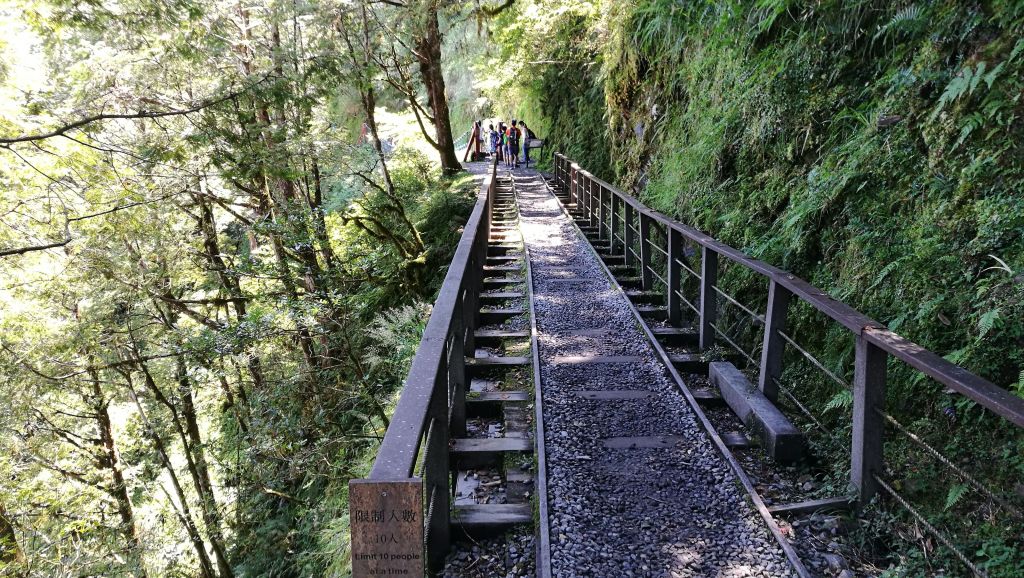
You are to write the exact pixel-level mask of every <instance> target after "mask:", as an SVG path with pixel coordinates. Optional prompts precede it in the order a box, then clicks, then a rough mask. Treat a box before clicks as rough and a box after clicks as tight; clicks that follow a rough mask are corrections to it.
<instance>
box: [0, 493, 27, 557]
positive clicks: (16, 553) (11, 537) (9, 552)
mask: <svg viewBox="0 0 1024 578" xmlns="http://www.w3.org/2000/svg"><path fill="white" fill-rule="evenodd" d="M22 559H23V555H22V553H21V548H19V547H18V537H17V536H16V535H15V534H14V524H12V523H11V521H10V520H8V519H7V510H6V509H5V508H4V505H3V503H2V502H0V563H3V564H10V563H11V562H21V561H22Z"/></svg>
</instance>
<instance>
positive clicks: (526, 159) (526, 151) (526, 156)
mask: <svg viewBox="0 0 1024 578" xmlns="http://www.w3.org/2000/svg"><path fill="white" fill-rule="evenodd" d="M519 126H520V128H522V129H523V163H524V164H525V165H526V168H530V141H531V140H533V139H535V138H537V135H535V134H533V131H532V130H530V127H528V126H526V121H525V120H521V121H519Z"/></svg>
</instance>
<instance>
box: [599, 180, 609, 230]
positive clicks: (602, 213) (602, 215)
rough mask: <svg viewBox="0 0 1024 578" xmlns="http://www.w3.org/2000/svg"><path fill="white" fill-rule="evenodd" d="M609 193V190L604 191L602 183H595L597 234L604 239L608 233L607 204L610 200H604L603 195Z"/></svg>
mask: <svg viewBox="0 0 1024 578" xmlns="http://www.w3.org/2000/svg"><path fill="white" fill-rule="evenodd" d="M606 195H609V196H610V195H611V191H605V188H604V185H600V184H599V185H597V221H598V223H599V224H598V226H597V236H598V237H599V238H600V239H602V240H603V239H604V238H605V235H607V234H608V205H610V204H611V201H609V202H607V203H606V202H605V196H606Z"/></svg>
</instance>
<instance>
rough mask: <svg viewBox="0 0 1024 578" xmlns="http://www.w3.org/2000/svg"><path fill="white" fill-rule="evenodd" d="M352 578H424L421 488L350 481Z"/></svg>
mask: <svg viewBox="0 0 1024 578" xmlns="http://www.w3.org/2000/svg"><path fill="white" fill-rule="evenodd" d="M348 507H349V525H350V527H351V530H352V578H368V577H376V576H409V577H415V578H422V577H423V482H422V481H421V480H419V479H415V478H414V479H410V480H401V481H394V482H383V481H377V480H350V481H349V484H348Z"/></svg>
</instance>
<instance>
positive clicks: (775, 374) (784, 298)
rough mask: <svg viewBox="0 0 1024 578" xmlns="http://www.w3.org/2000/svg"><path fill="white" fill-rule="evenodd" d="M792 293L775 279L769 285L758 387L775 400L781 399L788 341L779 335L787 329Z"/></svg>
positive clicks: (766, 395)
mask: <svg viewBox="0 0 1024 578" xmlns="http://www.w3.org/2000/svg"><path fill="white" fill-rule="evenodd" d="M790 295H792V293H790V292H789V289H786V288H785V287H783V286H782V285H779V284H778V283H776V282H775V281H774V280H773V281H772V282H771V284H770V285H769V286H768V309H767V311H766V312H765V315H764V343H762V346H761V376H760V377H759V378H758V383H757V385H758V388H760V390H761V392H762V393H764V396H765V397H767V398H768V399H770V400H772V401H773V402H775V401H778V399H779V385H778V380H779V379H780V378H781V377H782V354H783V353H784V352H785V350H786V343H785V342H784V341H783V340H782V336H781V335H779V332H780V331H785V330H786V313H787V312H788V311H789V297H790Z"/></svg>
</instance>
